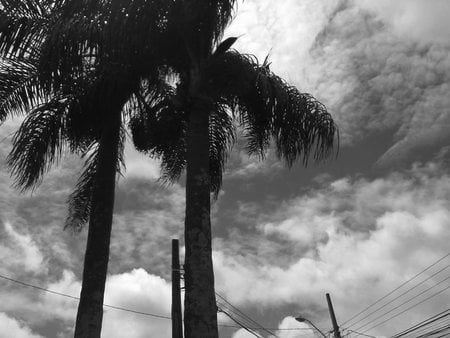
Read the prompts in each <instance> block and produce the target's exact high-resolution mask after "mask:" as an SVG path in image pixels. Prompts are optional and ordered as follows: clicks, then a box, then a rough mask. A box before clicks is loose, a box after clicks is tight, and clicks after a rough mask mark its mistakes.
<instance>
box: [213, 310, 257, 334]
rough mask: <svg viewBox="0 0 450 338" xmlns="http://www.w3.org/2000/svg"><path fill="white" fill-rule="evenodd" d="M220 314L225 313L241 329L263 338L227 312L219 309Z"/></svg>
mask: <svg viewBox="0 0 450 338" xmlns="http://www.w3.org/2000/svg"><path fill="white" fill-rule="evenodd" d="M218 310H219V312H222V313H224V314H225V315H227V316H228V317H229V318H230V319H231V320H232V321H233V322H235V323H236V324H238V325H239V326H240V327H242V328H243V329H244V330H246V331H247V332H249V333H251V334H252V335H254V336H255V337H257V338H262V337H261V336H260V335H259V334H256V333H255V332H254V331H252V330H251V329H250V328H248V327H247V326H245V325H244V324H242V323H240V322H239V321H238V320H237V319H236V318H234V317H233V316H232V315H230V314H229V313H228V312H226V311H225V310H224V309H222V308H220V307H218Z"/></svg>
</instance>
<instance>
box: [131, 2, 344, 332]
mask: <svg viewBox="0 0 450 338" xmlns="http://www.w3.org/2000/svg"><path fill="white" fill-rule="evenodd" d="M235 2H236V1H234V0H231V1H226V0H216V1H211V0H195V1H194V0H179V1H173V2H172V6H171V7H170V9H169V12H168V14H167V28H166V30H165V32H164V34H165V36H166V37H167V38H166V39H167V41H171V44H169V45H164V46H162V49H163V51H162V54H163V57H164V62H165V63H166V64H167V66H168V67H167V70H169V72H170V74H171V75H175V78H176V79H177V87H176V92H175V97H174V98H172V101H173V102H174V103H175V104H174V106H173V107H171V108H173V109H174V111H173V112H170V111H165V112H164V113H163V114H160V115H158V116H156V117H155V116H154V117H150V116H146V117H145V119H147V122H145V121H144V122H143V121H134V122H136V126H138V125H140V126H142V125H146V128H143V129H141V132H140V133H134V135H135V140H134V141H135V144H136V146H137V147H138V149H141V150H143V151H145V149H146V148H149V146H150V145H149V144H147V143H146V142H150V141H151V140H152V137H155V135H157V134H158V132H157V131H156V130H155V128H160V129H161V130H164V125H165V124H170V125H171V126H172V128H174V129H176V130H177V131H178V132H179V133H181V135H182V136H181V137H178V138H177V139H176V142H174V144H173V146H174V149H175V150H174V151H173V152H169V153H166V154H162V158H163V165H164V166H166V167H167V168H170V169H171V173H172V175H175V176H177V175H178V174H177V173H179V172H180V171H181V170H182V169H183V168H186V218H185V245H186V256H185V257H186V258H185V259H186V260H185V265H184V266H185V287H186V290H185V335H186V337H187V338H196V337H217V336H218V331H217V315H216V310H217V307H216V301H215V292H214V273H213V265H212V257H211V255H212V247H211V223H210V192H215V193H216V194H217V192H218V190H219V189H220V186H221V178H222V176H221V175H222V169H223V165H224V162H225V158H226V154H227V150H228V149H229V146H230V144H231V143H232V142H233V140H234V128H233V119H234V120H237V121H238V122H239V123H240V124H241V125H242V126H243V128H244V130H245V137H246V139H247V150H248V152H249V154H258V155H260V156H261V157H264V154H265V152H266V151H267V149H268V148H269V147H270V145H271V143H273V144H274V147H275V148H276V153H277V155H278V157H279V158H280V159H282V160H284V161H285V162H286V164H287V165H288V166H289V167H290V166H292V164H293V163H294V162H295V161H297V160H300V161H302V162H303V164H304V165H306V164H307V163H308V159H310V158H311V157H312V158H313V159H315V160H321V159H324V158H326V157H328V156H329V155H330V154H331V151H332V148H333V143H334V140H335V136H336V134H337V129H336V126H335V124H334V122H333V119H332V117H331V115H330V114H329V113H328V112H327V110H326V108H325V107H324V106H323V105H322V104H321V103H320V102H318V101H317V100H315V99H314V98H313V97H312V96H311V95H309V94H304V93H300V92H299V91H298V90H297V89H296V88H295V87H293V86H290V85H288V84H287V83H286V82H285V81H284V80H282V79H281V78H280V77H278V76H277V75H275V74H274V73H273V72H272V71H271V70H270V68H269V63H268V61H267V59H266V60H265V61H264V62H263V63H262V64H260V63H258V61H257V59H256V58H255V57H254V56H251V55H244V54H240V53H239V52H237V51H236V50H231V49H230V47H231V46H232V45H233V43H234V42H235V41H236V38H229V39H226V40H225V41H221V39H222V36H223V32H224V29H225V28H226V26H227V24H228V23H229V22H230V20H231V18H232V14H233V8H234V5H235ZM174 116H176V118H174ZM164 121H165V122H164ZM168 121H170V122H168ZM132 126H133V121H132ZM152 135H153V136H152ZM177 142H178V143H177ZM153 151H156V152H158V149H155V148H153ZM213 157H214V158H216V159H217V161H215V162H214V163H212V162H211V158H213ZM180 159H182V161H180ZM211 173H214V176H211Z"/></svg>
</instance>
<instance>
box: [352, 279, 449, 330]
mask: <svg viewBox="0 0 450 338" xmlns="http://www.w3.org/2000/svg"><path fill="white" fill-rule="evenodd" d="M449 279H450V276H448V277H447V278H445V279H443V280H441V281H440V282H439V283H437V284H435V285H433V286H432V287H429V288H427V289H425V290H424V291H422V292H420V293H418V294H417V295H415V296H414V297H412V298H409V299H408V300H406V301H404V302H403V303H401V304H399V305H397V306H396V307H394V308H392V309H391V310H389V311H387V312H385V313H382V314H381V315H379V316H378V317H375V318H374V319H372V320H371V321H369V322H367V323H366V324H364V325H362V326H359V327H358V328H357V329H355V330H361V329H362V328H363V327H365V326H367V325H369V324H371V323H373V322H374V321H376V320H377V319H379V318H381V317H384V316H386V315H387V314H389V313H391V312H392V311H395V310H397V309H398V308H400V307H402V306H403V305H405V304H407V303H409V302H410V301H412V300H413V299H416V298H417V297H419V296H421V295H423V294H424V293H426V292H428V291H430V290H431V289H434V288H435V287H437V286H438V285H440V284H442V283H444V282H445V281H447V280H449ZM449 287H450V286H449Z"/></svg>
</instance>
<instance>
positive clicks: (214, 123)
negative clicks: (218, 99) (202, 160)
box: [209, 103, 236, 198]
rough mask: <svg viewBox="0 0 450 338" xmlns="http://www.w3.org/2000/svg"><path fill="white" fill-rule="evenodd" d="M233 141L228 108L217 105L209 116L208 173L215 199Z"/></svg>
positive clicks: (231, 122) (220, 185)
mask: <svg viewBox="0 0 450 338" xmlns="http://www.w3.org/2000/svg"><path fill="white" fill-rule="evenodd" d="M235 140H236V131H235V128H234V125H233V119H232V117H231V116H230V114H229V108H228V107H227V106H226V105H222V104H220V103H217V104H216V107H215V109H214V110H213V111H212V112H211V114H210V116H209V173H210V179H211V192H213V193H214V197H215V198H217V197H218V194H219V192H220V188H221V187H222V173H223V171H224V167H225V163H226V160H227V155H228V153H229V151H230V150H231V148H232V146H233V144H234V142H235Z"/></svg>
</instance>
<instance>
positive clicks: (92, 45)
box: [0, 0, 171, 337]
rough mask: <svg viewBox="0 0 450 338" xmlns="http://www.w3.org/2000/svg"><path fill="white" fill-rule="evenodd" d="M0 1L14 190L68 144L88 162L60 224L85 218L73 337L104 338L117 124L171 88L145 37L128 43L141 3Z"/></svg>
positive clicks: (4, 109)
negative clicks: (15, 121)
mask: <svg viewBox="0 0 450 338" xmlns="http://www.w3.org/2000/svg"><path fill="white" fill-rule="evenodd" d="M156 4H157V1H153V2H150V1H146V2H145V5H146V6H147V7H146V8H145V9H147V13H145V17H146V28H147V30H148V31H152V30H156V31H157V30H159V28H160V27H162V26H163V25H162V24H161V19H159V18H158V17H157V16H159V12H158V11H157V10H156V9H157V8H158V7H157V6H155V5H156ZM0 5H1V8H0V10H1V11H0V56H1V60H0V62H1V63H0V121H3V120H4V119H5V118H7V117H8V116H11V115H14V114H17V113H20V112H26V118H25V120H24V122H23V124H22V126H21V127H20V129H19V131H18V132H17V134H16V135H15V137H14V140H13V143H14V146H13V150H12V151H11V153H10V155H9V156H8V159H7V162H8V164H9V166H10V168H11V170H12V173H13V175H14V176H16V183H17V185H18V186H19V187H21V188H22V189H30V188H34V187H35V186H36V185H37V184H38V183H39V182H40V180H41V179H42V175H43V174H44V173H45V172H46V171H47V170H48V169H49V167H50V166H51V165H52V164H53V163H55V162H56V161H57V160H58V159H59V158H60V156H61V154H62V152H63V150H64V149H66V148H68V149H69V150H70V151H72V152H75V153H81V154H83V155H84V156H86V157H87V161H86V165H85V169H84V171H83V173H82V175H81V177H80V179H79V181H78V183H77V186H76V189H75V191H74V193H73V194H72V195H71V196H70V198H69V217H68V219H67V222H66V226H74V227H80V226H82V225H83V223H85V222H86V221H89V229H88V241H87V246H86V254H85V261H84V271H83V280H82V290H81V296H80V303H79V307H78V313H77V320H76V327H75V337H100V331H101V324H102V308H103V307H102V305H103V295H104V287H105V279H106V274H107V266H108V258H109V242H110V235H111V225H112V215H113V205H114V188H115V180H116V171H117V169H118V167H119V166H120V159H121V154H122V151H123V142H124V137H123V123H125V122H126V120H127V119H128V118H130V117H133V115H136V116H139V115H142V114H146V111H154V112H155V113H157V112H158V111H160V110H163V109H166V106H167V105H169V106H170V105H171V102H170V101H168V100H162V99H161V97H164V96H169V95H170V91H171V88H170V87H168V86H165V85H164V84H163V83H161V82H160V81H159V79H158V77H157V76H155V73H156V71H157V68H156V67H155V65H154V64H152V57H151V50H150V48H149V47H148V46H149V45H148V40H142V39H141V40H133V39H130V38H128V37H127V32H129V30H130V28H134V21H133V20H132V18H131V15H137V14H139V15H143V14H142V13H140V11H141V9H142V5H143V4H142V3H141V2H139V1H135V2H132V1H127V2H120V1H110V2H102V4H101V6H100V3H98V2H97V1H90V2H89V1H84V2H82V1H64V0H46V1H39V0H26V1H22V0H21V1H19V0H2V1H0ZM88 5H89V6H88ZM150 5H152V7H151V6H150ZM149 9H151V10H152V11H149ZM129 19H131V20H129ZM118 26H120V28H122V30H119V32H120V33H123V34H124V35H123V36H121V35H120V34H119V33H116V32H114V29H115V28H118ZM140 28H143V27H142V26H141V27H140ZM113 33H114V34H113ZM144 33H145V31H144V32H142V34H144ZM131 36H132V35H131ZM124 37H127V39H126V40H125V39H124ZM124 41H127V43H128V44H127V46H124ZM146 42H147V44H146ZM143 61H145V62H143ZM163 94H164V95H163ZM135 120H136V118H135ZM135 130H136V126H135ZM159 149H160V150H161V149H163V145H161V146H160V147H159ZM167 176H170V175H169V174H168V175H167Z"/></svg>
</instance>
